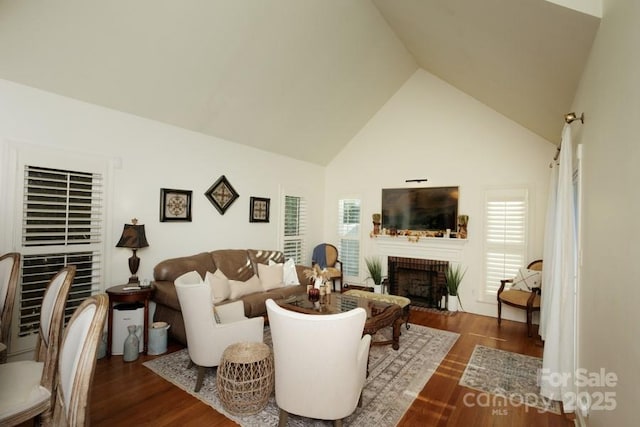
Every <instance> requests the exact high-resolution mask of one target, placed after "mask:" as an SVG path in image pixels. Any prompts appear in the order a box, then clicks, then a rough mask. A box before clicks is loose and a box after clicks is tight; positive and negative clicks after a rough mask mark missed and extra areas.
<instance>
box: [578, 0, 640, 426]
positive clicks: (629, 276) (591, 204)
mask: <svg viewBox="0 0 640 427" xmlns="http://www.w3.org/2000/svg"><path fill="white" fill-rule="evenodd" d="M639 23H640V7H639V4H638V2H636V1H612V0H605V2H604V11H603V19H602V23H601V26H600V30H599V32H598V35H597V37H596V40H595V42H594V46H593V49H592V52H591V56H590V58H589V62H588V65H587V67H586V69H585V72H584V74H583V77H582V81H581V83H580V87H579V90H578V94H577V96H576V98H575V100H574V105H573V108H574V109H575V111H577V112H578V111H579V112H582V111H584V113H585V123H584V125H580V126H579V129H580V130H581V132H580V133H578V135H577V136H576V141H575V142H576V143H582V144H583V152H584V161H583V176H584V180H583V182H584V201H583V206H584V210H583V212H584V213H583V228H582V229H583V232H582V236H583V249H582V263H581V270H580V272H581V278H582V280H581V284H580V288H579V291H578V295H579V302H578V317H579V319H578V367H579V368H583V369H586V370H587V371H588V372H593V373H598V372H600V369H604V370H605V371H606V372H608V373H615V374H616V375H617V377H618V384H617V386H615V387H612V388H608V387H591V388H588V389H582V390H581V391H582V392H586V393H587V394H588V395H590V396H593V397H594V398H595V399H598V396H602V393H605V392H607V393H611V392H612V393H614V396H613V397H614V403H616V405H617V406H616V409H615V411H612V410H607V409H606V406H608V402H601V403H602V405H600V408H599V409H598V408H593V409H592V410H591V414H590V416H589V419H588V425H589V426H622V425H634V424H635V423H634V421H632V420H634V419H637V410H638V403H639V402H640V399H639V394H638V384H639V383H640V368H638V361H639V360H640V340H639V338H640V310H639V309H638V304H639V303H638V302H639V301H640V286H638V277H640V263H639V262H638V259H639V258H640V250H639V249H638V244H637V242H638V237H639V233H638V227H637V222H638V217H639V214H640V196H639V193H638V183H639V182H640V172H639V171H640V168H639V167H638V165H639V164H640V144H639V142H638V118H639V117H640V85H639V84H638V76H639V75H640V56H639V55H638V40H640V25H639ZM595 399H594V400H595ZM595 401H596V402H597V400H595ZM636 422H637V421H636Z"/></svg>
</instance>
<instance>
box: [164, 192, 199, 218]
mask: <svg viewBox="0 0 640 427" xmlns="http://www.w3.org/2000/svg"><path fill="white" fill-rule="evenodd" d="M192 193H193V192H192V191H190V190H173V189H169V188H161V189H160V222H171V221H184V222H191V195H192Z"/></svg>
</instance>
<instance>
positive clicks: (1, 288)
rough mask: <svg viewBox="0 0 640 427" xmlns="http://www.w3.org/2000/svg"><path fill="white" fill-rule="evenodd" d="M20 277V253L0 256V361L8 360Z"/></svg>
mask: <svg viewBox="0 0 640 427" xmlns="http://www.w3.org/2000/svg"><path fill="white" fill-rule="evenodd" d="M19 277H20V254H19V253H17V252H10V253H7V254H4V255H2V256H0V363H6V362H7V353H8V351H9V350H8V348H9V340H10V339H11V318H12V316H13V305H14V303H15V299H16V289H17V287H18V278H19Z"/></svg>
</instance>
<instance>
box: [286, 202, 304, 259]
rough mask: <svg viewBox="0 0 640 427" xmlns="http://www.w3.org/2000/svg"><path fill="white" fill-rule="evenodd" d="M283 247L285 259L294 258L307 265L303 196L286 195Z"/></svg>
mask: <svg viewBox="0 0 640 427" xmlns="http://www.w3.org/2000/svg"><path fill="white" fill-rule="evenodd" d="M283 205H284V233H283V248H282V252H283V253H284V257H285V259H289V258H293V259H294V260H295V262H296V264H303V265H307V264H308V262H307V255H306V251H305V239H306V220H307V210H306V203H305V200H304V199H303V198H302V197H298V196H289V195H285V196H284V204H283Z"/></svg>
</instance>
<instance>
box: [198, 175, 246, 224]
mask: <svg viewBox="0 0 640 427" xmlns="http://www.w3.org/2000/svg"><path fill="white" fill-rule="evenodd" d="M204 195H205V196H206V197H207V199H209V201H210V202H211V204H212V205H213V206H214V207H215V208H216V209H217V210H218V212H220V215H224V213H225V212H226V211H227V209H229V206H231V204H232V203H233V202H235V201H236V199H237V198H238V197H240V195H239V194H238V193H236V190H234V189H233V187H232V186H231V184H230V183H229V181H227V178H226V177H225V176H224V175H222V176H221V177H220V178H218V180H217V181H216V182H214V183H213V185H212V186H211V187H209V189H208V190H207V191H206V192H205V193H204Z"/></svg>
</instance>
